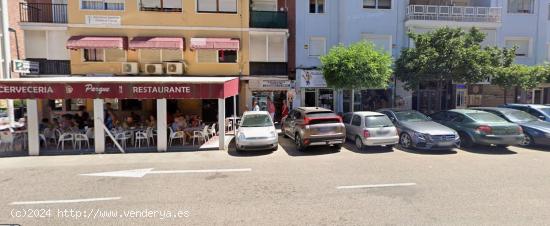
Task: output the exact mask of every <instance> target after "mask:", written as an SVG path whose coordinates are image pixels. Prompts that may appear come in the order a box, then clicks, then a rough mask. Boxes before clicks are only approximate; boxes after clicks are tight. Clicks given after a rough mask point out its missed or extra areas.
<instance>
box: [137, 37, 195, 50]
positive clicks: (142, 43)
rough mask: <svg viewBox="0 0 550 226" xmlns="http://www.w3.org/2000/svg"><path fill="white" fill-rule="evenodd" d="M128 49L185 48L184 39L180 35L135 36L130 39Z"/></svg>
mask: <svg viewBox="0 0 550 226" xmlns="http://www.w3.org/2000/svg"><path fill="white" fill-rule="evenodd" d="M129 48H130V49H185V41H184V39H183V38H180V37H135V38H133V39H132V41H130V45H129Z"/></svg>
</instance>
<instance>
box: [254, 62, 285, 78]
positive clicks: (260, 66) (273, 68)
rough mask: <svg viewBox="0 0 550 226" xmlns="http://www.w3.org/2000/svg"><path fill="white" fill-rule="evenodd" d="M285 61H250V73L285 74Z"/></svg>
mask: <svg viewBox="0 0 550 226" xmlns="http://www.w3.org/2000/svg"><path fill="white" fill-rule="evenodd" d="M287 74H288V66H287V63H286V62H250V75H260V76H261V75H287Z"/></svg>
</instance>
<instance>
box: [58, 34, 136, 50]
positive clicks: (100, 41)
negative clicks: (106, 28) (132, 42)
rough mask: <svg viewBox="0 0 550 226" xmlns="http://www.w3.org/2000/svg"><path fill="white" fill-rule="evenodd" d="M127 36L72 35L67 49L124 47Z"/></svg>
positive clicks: (126, 42)
mask: <svg viewBox="0 0 550 226" xmlns="http://www.w3.org/2000/svg"><path fill="white" fill-rule="evenodd" d="M127 47H128V38H126V37H103V36H101V37H100V36H72V37H71V38H69V40H68V41H67V49H126V48H127Z"/></svg>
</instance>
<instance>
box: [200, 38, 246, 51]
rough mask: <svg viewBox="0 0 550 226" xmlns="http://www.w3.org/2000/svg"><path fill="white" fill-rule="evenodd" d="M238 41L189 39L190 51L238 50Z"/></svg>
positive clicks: (232, 39)
mask: <svg viewBox="0 0 550 226" xmlns="http://www.w3.org/2000/svg"><path fill="white" fill-rule="evenodd" d="M239 47H240V40H239V39H234V38H191V49H221V50H239Z"/></svg>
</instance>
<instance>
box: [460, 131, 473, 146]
mask: <svg viewBox="0 0 550 226" xmlns="http://www.w3.org/2000/svg"><path fill="white" fill-rule="evenodd" d="M458 136H460V147H463V148H471V147H472V146H474V142H473V141H472V138H470V136H468V134H466V133H463V132H462V133H459V134H458Z"/></svg>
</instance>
